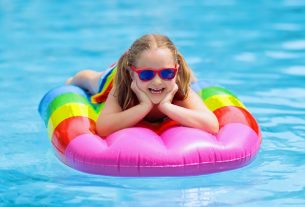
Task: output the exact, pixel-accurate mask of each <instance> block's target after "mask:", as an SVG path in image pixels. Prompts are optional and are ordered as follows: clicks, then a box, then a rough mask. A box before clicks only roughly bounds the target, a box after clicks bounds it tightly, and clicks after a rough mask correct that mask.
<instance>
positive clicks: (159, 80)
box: [152, 74, 162, 85]
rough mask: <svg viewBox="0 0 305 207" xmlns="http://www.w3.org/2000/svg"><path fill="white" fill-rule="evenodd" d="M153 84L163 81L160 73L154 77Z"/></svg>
mask: <svg viewBox="0 0 305 207" xmlns="http://www.w3.org/2000/svg"><path fill="white" fill-rule="evenodd" d="M152 82H153V84H156V85H158V84H161V83H162V79H161V78H160V77H159V75H158V74H156V76H155V77H154V78H153V79H152Z"/></svg>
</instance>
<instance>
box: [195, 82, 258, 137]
mask: <svg viewBox="0 0 305 207" xmlns="http://www.w3.org/2000/svg"><path fill="white" fill-rule="evenodd" d="M195 84H197V86H195V88H201V89H199V90H197V92H198V93H199V95H200V96H201V98H202V100H203V101H204V103H205V104H206V105H207V107H208V108H209V109H210V110H211V111H213V113H214V114H215V115H216V117H217V119H218V122H219V128H222V127H224V126H225V125H227V124H231V123H241V124H244V125H246V126H249V127H250V128H252V129H253V130H254V131H255V132H256V134H257V135H258V136H259V138H260V139H261V132H260V129H259V126H258V124H257V122H256V120H255V118H254V117H253V116H252V115H251V113H250V112H249V111H248V110H247V108H246V107H245V106H244V104H243V103H242V102H241V101H240V100H239V99H238V98H237V97H236V96H235V95H234V94H232V93H231V92H230V91H228V90H226V89H224V88H222V87H219V86H208V87H200V84H202V83H200V82H198V83H195ZM260 142H261V140H260Z"/></svg>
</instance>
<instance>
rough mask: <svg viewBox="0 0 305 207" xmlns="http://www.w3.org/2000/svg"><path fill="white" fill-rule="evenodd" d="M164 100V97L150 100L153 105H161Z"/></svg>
mask: <svg viewBox="0 0 305 207" xmlns="http://www.w3.org/2000/svg"><path fill="white" fill-rule="evenodd" d="M162 98H163V97H158V98H156V97H150V100H151V102H152V103H153V104H159V103H160V102H161V101H162Z"/></svg>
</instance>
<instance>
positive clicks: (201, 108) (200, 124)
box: [159, 89, 219, 134]
mask: <svg viewBox="0 0 305 207" xmlns="http://www.w3.org/2000/svg"><path fill="white" fill-rule="evenodd" d="M170 93H171V94H170ZM170 93H169V94H168V96H167V97H165V98H164V100H163V101H162V102H161V103H160V104H159V110H160V111H161V112H163V113H164V114H166V115H167V116H168V117H169V118H171V119H173V120H175V121H177V122H179V123H180V124H182V125H184V126H188V127H193V128H198V129H203V130H205V131H208V132H210V133H213V134H214V133H217V132H218V130H219V123H218V120H217V118H216V116H215V115H214V114H213V112H211V111H210V110H209V109H208V108H207V107H206V105H205V104H204V103H203V101H202V100H201V98H200V97H199V96H198V95H197V94H196V93H195V92H194V91H193V90H192V89H190V92H189V95H188V97H187V98H186V99H185V100H183V101H176V102H175V104H173V103H171V99H172V97H173V95H174V94H175V93H176V91H172V92H170Z"/></svg>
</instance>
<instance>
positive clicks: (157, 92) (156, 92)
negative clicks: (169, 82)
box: [149, 88, 163, 94]
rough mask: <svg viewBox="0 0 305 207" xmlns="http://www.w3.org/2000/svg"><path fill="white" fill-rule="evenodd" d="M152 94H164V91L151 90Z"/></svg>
mask: <svg viewBox="0 0 305 207" xmlns="http://www.w3.org/2000/svg"><path fill="white" fill-rule="evenodd" d="M149 90H150V92H151V93H154V94H160V93H162V91H163V89H159V90H156V89H152V88H151V89H149Z"/></svg>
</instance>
